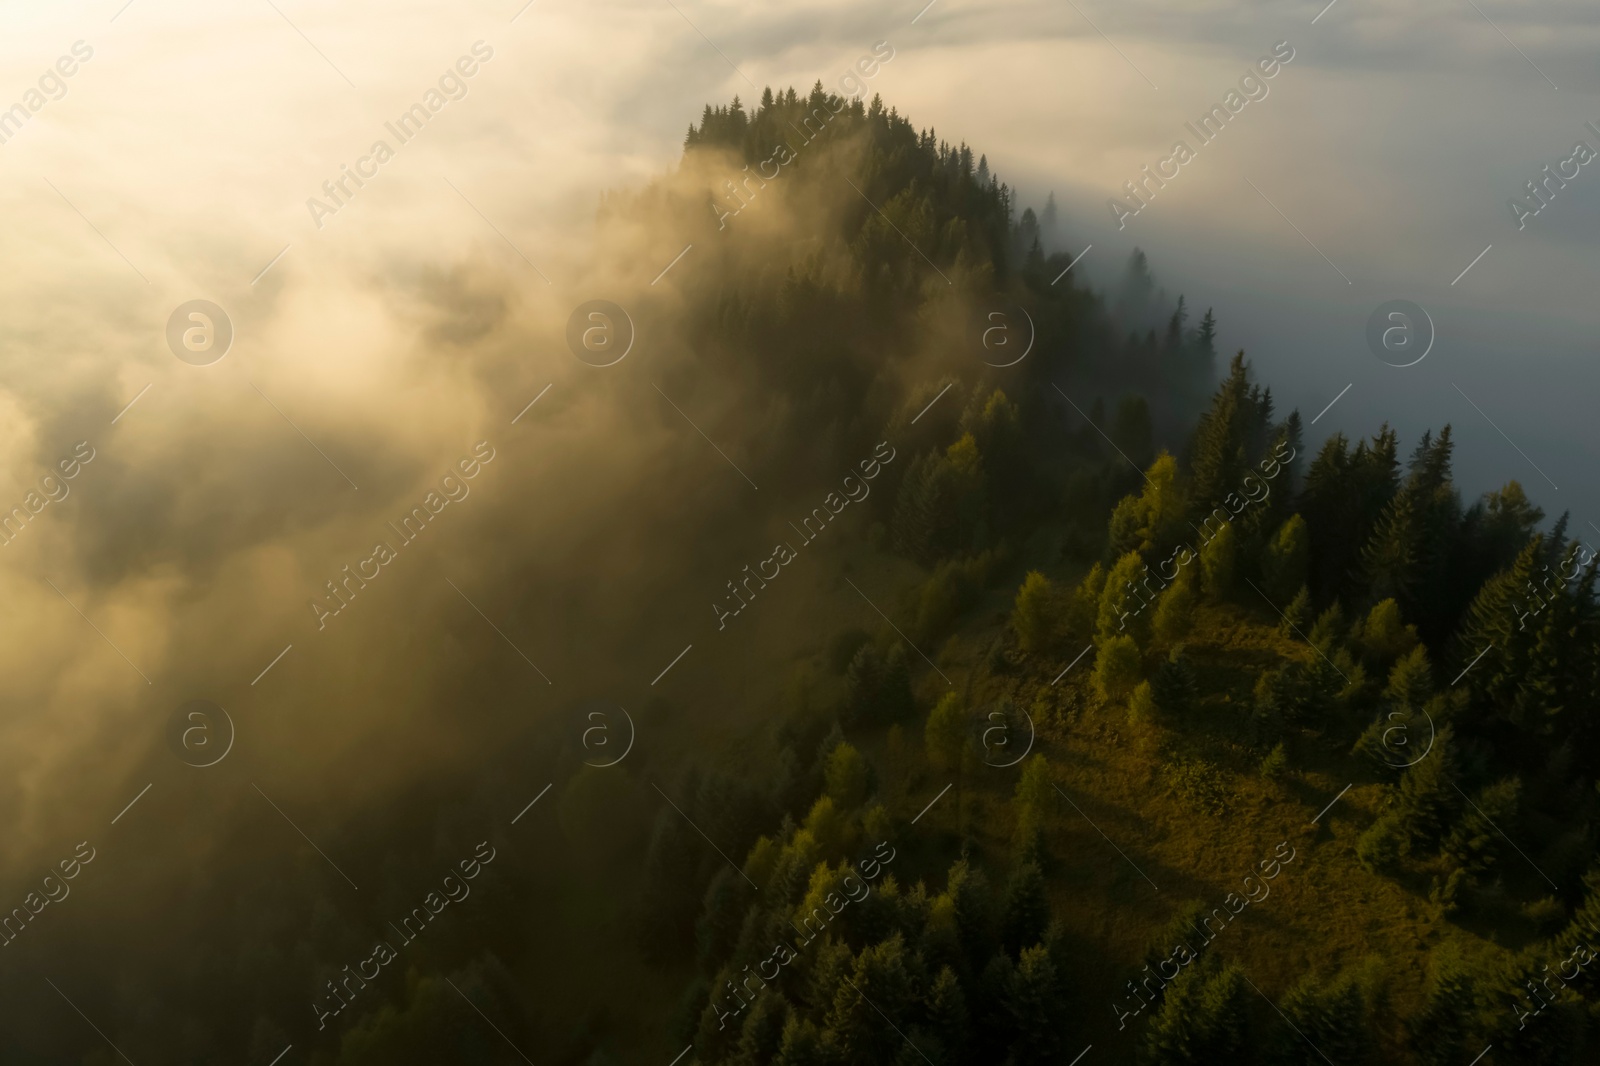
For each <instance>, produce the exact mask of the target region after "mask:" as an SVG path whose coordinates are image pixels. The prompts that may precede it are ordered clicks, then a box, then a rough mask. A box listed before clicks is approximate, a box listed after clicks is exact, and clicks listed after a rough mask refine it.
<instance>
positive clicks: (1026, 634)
mask: <svg viewBox="0 0 1600 1066" xmlns="http://www.w3.org/2000/svg"><path fill="white" fill-rule="evenodd" d="M1061 623H1062V619H1061V596H1060V594H1059V593H1058V592H1057V591H1056V589H1055V587H1054V586H1053V585H1052V584H1051V583H1050V579H1049V578H1047V577H1045V576H1044V575H1043V574H1041V573H1040V572H1039V571H1037V570H1030V571H1028V575H1027V577H1025V578H1023V581H1022V587H1021V588H1020V589H1018V590H1017V600H1016V605H1015V607H1014V608H1013V610H1012V612H1011V628H1012V630H1014V631H1015V632H1016V634H1017V643H1018V644H1019V645H1020V646H1021V647H1022V650H1023V651H1025V652H1027V653H1029V654H1030V655H1031V654H1033V653H1035V652H1040V651H1044V650H1046V649H1047V648H1050V647H1051V646H1052V645H1054V643H1055V641H1056V638H1057V635H1058V634H1059V633H1060V632H1061Z"/></svg>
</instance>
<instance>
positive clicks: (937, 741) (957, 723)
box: [923, 692, 967, 771]
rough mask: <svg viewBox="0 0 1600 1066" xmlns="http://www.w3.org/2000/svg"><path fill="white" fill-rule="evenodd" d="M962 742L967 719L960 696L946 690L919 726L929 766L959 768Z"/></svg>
mask: <svg viewBox="0 0 1600 1066" xmlns="http://www.w3.org/2000/svg"><path fill="white" fill-rule="evenodd" d="M966 743H967V720H966V712H965V710H964V709H963V708H962V706H961V697H960V696H959V695H957V694H956V693H954V692H947V693H945V694H944V695H943V696H942V697H940V699H939V702H938V703H937V704H935V705H934V708H933V711H932V713H931V714H929V715H928V724H927V725H926V726H924V727H923V747H924V749H925V750H926V751H927V754H928V763H929V765H931V766H932V767H933V768H934V769H935V770H940V771H945V770H955V769H959V768H960V766H961V753H962V751H963V749H964V748H965V747H966Z"/></svg>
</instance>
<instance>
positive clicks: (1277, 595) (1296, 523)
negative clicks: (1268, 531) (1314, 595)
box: [1261, 515, 1311, 604]
mask: <svg viewBox="0 0 1600 1066" xmlns="http://www.w3.org/2000/svg"><path fill="white" fill-rule="evenodd" d="M1310 558H1311V538H1310V534H1309V533H1308V532H1307V530H1306V520H1305V519H1304V518H1301V517H1300V516H1299V515H1294V516H1293V517H1291V518H1290V519H1289V520H1288V521H1287V522H1285V523H1284V524H1283V527H1282V528H1281V529H1279V530H1278V534H1277V536H1275V537H1273V538H1272V541H1271V543H1269V544H1268V545H1267V554H1266V558H1265V559H1263V560H1262V564H1261V576H1262V578H1263V579H1264V580H1265V582H1266V587H1265V588H1264V589H1263V590H1262V591H1263V592H1265V593H1266V594H1267V595H1268V597H1270V598H1271V600H1272V602H1273V603H1274V604H1283V603H1288V602H1289V601H1290V600H1292V599H1293V598H1294V596H1295V592H1296V591H1297V590H1298V589H1299V588H1300V586H1301V585H1303V584H1305V580H1306V568H1307V566H1308V564H1309V562H1310Z"/></svg>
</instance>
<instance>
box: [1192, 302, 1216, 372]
mask: <svg viewBox="0 0 1600 1066" xmlns="http://www.w3.org/2000/svg"><path fill="white" fill-rule="evenodd" d="M1195 351H1197V352H1198V353H1199V354H1200V358H1201V359H1202V360H1204V361H1205V365H1206V367H1207V368H1209V367H1210V366H1211V365H1212V364H1213V363H1215V362H1216V361H1217V318H1216V316H1215V315H1213V314H1212V313H1211V308H1209V307H1208V308H1206V313H1205V317H1204V318H1202V319H1201V320H1200V330H1199V332H1198V333H1197V335H1196V336H1195Z"/></svg>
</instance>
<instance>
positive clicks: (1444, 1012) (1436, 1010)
mask: <svg viewBox="0 0 1600 1066" xmlns="http://www.w3.org/2000/svg"><path fill="white" fill-rule="evenodd" d="M1432 969H1433V977H1432V980H1431V981H1430V983H1429V987H1428V993H1427V998H1426V999H1425V1000H1424V1001H1423V1004H1422V1009H1421V1010H1419V1011H1417V1013H1415V1014H1413V1015H1412V1016H1411V1017H1410V1018H1408V1019H1407V1020H1406V1031H1407V1036H1408V1037H1409V1043H1410V1045H1411V1050H1412V1054H1414V1055H1415V1056H1416V1061H1417V1062H1418V1063H1421V1064H1422V1066H1459V1064H1460V1063H1462V1062H1469V1061H1471V1058H1472V1056H1473V1055H1475V1054H1477V1053H1478V1051H1480V1050H1481V1049H1482V1047H1483V1045H1482V1043H1481V1042H1480V1041H1479V1040H1478V1038H1477V1036H1476V1034H1475V1032H1474V1030H1475V1029H1476V1026H1475V1024H1474V1022H1475V1020H1476V1015H1477V1009H1476V1008H1477V1004H1476V1002H1475V1000H1476V996H1475V986H1476V982H1475V981H1474V980H1473V978H1472V975H1471V973H1470V972H1469V971H1468V970H1467V968H1466V967H1465V966H1464V965H1463V964H1462V963H1461V962H1460V961H1459V959H1457V958H1455V957H1454V956H1453V955H1445V956H1439V957H1436V958H1435V959H1434V962H1433V967H1432Z"/></svg>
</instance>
